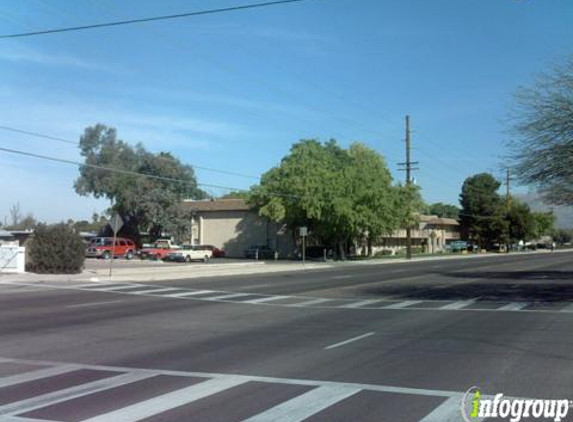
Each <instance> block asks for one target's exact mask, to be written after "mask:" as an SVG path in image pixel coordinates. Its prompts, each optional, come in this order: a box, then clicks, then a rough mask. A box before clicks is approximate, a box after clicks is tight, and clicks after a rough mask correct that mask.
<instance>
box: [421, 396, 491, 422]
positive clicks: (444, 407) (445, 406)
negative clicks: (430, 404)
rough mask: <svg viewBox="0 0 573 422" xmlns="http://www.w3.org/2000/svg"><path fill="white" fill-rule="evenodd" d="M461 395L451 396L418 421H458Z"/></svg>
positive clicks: (476, 420) (474, 419)
mask: <svg viewBox="0 0 573 422" xmlns="http://www.w3.org/2000/svg"><path fill="white" fill-rule="evenodd" d="M461 400H462V399H461V397H451V398H449V399H447V400H446V401H445V402H443V403H442V404H441V405H439V406H438V407H436V408H435V409H434V410H433V411H432V412H431V413H429V414H428V415H426V417H425V418H424V419H421V420H420V421H419V422H458V421H460V420H461V417H462V414H461ZM472 421H475V422H480V421H483V418H472Z"/></svg>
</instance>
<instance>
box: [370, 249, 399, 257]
mask: <svg viewBox="0 0 573 422" xmlns="http://www.w3.org/2000/svg"><path fill="white" fill-rule="evenodd" d="M389 255H394V252H392V250H391V249H382V250H380V251H378V252H376V253H375V254H374V256H375V257H380V256H389Z"/></svg>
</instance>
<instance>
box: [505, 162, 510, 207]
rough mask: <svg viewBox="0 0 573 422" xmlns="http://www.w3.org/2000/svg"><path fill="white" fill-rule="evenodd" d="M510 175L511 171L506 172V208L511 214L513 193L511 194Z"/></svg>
mask: <svg viewBox="0 0 573 422" xmlns="http://www.w3.org/2000/svg"><path fill="white" fill-rule="evenodd" d="M510 180H511V177H510V174H509V169H507V170H506V174H505V188H506V190H505V207H506V209H507V211H508V212H509V208H510V207H511V192H510V187H509V186H510V185H509V183H510Z"/></svg>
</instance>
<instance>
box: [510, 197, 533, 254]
mask: <svg viewBox="0 0 573 422" xmlns="http://www.w3.org/2000/svg"><path fill="white" fill-rule="evenodd" d="M505 218H506V220H507V230H508V233H507V237H508V241H509V242H511V243H517V242H519V241H520V240H524V241H527V240H530V239H532V238H533V237H535V228H536V224H535V218H534V215H533V213H532V212H531V209H530V208H529V206H528V205H527V204H524V203H523V202H519V201H516V200H512V201H511V206H510V207H509V210H508V212H507V214H506V217H505Z"/></svg>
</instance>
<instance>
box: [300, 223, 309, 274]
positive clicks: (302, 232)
mask: <svg viewBox="0 0 573 422" xmlns="http://www.w3.org/2000/svg"><path fill="white" fill-rule="evenodd" d="M298 230H299V235H300V237H302V264H303V265H304V262H305V260H306V236H308V228H307V227H299V229H298Z"/></svg>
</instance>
